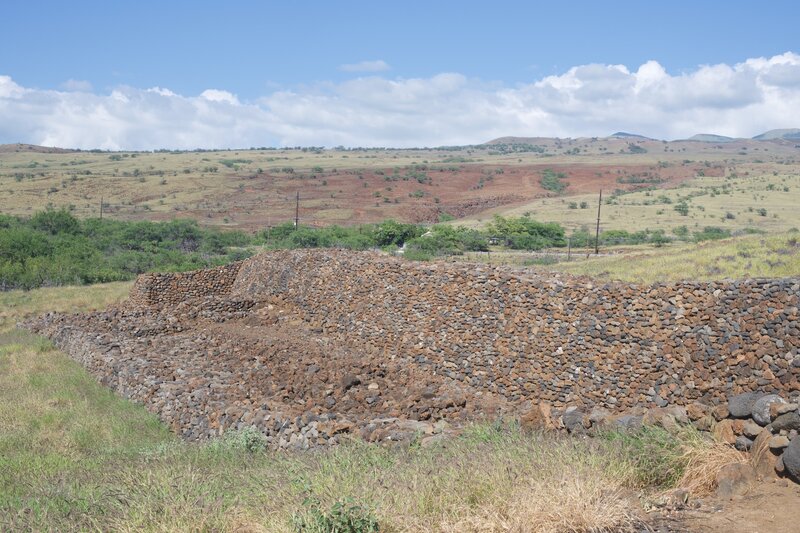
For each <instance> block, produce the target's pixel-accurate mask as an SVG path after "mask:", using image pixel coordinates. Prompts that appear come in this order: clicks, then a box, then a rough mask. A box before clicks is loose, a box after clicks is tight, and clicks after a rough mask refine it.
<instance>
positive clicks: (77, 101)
mask: <svg viewBox="0 0 800 533" xmlns="http://www.w3.org/2000/svg"><path fill="white" fill-rule="evenodd" d="M778 127H800V55H797V54H794V53H791V52H790V53H785V54H782V55H778V56H774V57H770V58H752V59H748V60H746V61H744V62H741V63H737V64H735V65H725V64H721V65H703V66H700V67H698V68H696V69H695V70H693V71H691V72H686V73H681V74H675V75H672V74H669V73H668V72H666V70H665V69H664V68H663V67H662V66H661V65H660V64H659V63H658V62H656V61H648V62H647V63H644V64H643V65H641V66H639V67H638V68H636V69H628V68H627V67H625V66H622V65H600V64H591V65H580V66H576V67H573V68H570V69H569V70H567V71H566V72H563V73H562V74H559V75H555V76H548V77H545V78H542V79H539V80H534V81H532V82H531V83H529V84H524V85H519V86H514V87H508V86H505V87H504V86H498V85H487V84H485V83H483V82H481V81H480V80H474V79H469V78H466V77H465V76H463V75H461V74H458V73H443V74H439V75H436V76H433V77H429V78H407V79H403V78H388V77H382V76H368V77H363V78H362V77H359V78H355V79H350V80H347V81H344V82H341V83H332V82H327V83H320V84H317V85H314V86H311V87H303V88H298V89H294V90H281V91H276V92H272V93H270V94H267V95H265V96H263V97H261V98H259V99H257V100H255V101H249V102H248V101H241V100H240V99H239V98H238V97H237V96H236V95H235V94H233V93H231V92H228V91H226V90H221V89H208V90H205V91H203V92H202V93H200V94H199V95H197V96H186V95H180V94H177V93H175V92H173V91H171V90H169V89H166V88H162V87H152V88H149V89H138V88H133V87H117V88H116V89H114V90H113V91H112V92H111V93H110V94H99V93H94V92H86V91H77V92H75V91H52V90H40V89H33V88H26V87H22V86H21V85H19V84H17V83H16V82H14V80H13V79H12V78H11V77H9V76H0V143H3V142H17V141H22V142H30V143H35V144H44V145H48V146H65V147H77V148H108V149H154V148H189V149H191V148H198V147H219V148H227V147H231V148H234V147H249V146H268V145H279V146H296V145H316V146H319V145H325V146H335V145H340V144H342V145H346V146H397V147H405V146H437V145H443V144H471V143H479V142H482V141H486V140H489V139H491V138H493V137H499V136H504V135H520V136H539V135H541V136H562V137H578V136H595V135H607V134H610V133H612V132H614V131H618V130H624V131H632V132H637V133H642V134H645V135H649V136H653V137H660V138H668V139H669V138H683V137H687V136H690V135H692V134H694V133H698V132H709V133H719V134H722V135H730V136H746V137H749V136H752V135H755V134H757V133H761V132H762V131H765V130H768V129H772V128H778Z"/></svg>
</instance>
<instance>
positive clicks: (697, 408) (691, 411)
mask: <svg viewBox="0 0 800 533" xmlns="http://www.w3.org/2000/svg"><path fill="white" fill-rule="evenodd" d="M686 413H687V414H688V415H689V420H691V421H692V422H694V421H695V420H700V419H701V418H703V417H704V416H707V415H709V414H711V408H710V407H709V406H708V405H706V404H704V403H700V402H692V403H690V404H689V405H687V406H686Z"/></svg>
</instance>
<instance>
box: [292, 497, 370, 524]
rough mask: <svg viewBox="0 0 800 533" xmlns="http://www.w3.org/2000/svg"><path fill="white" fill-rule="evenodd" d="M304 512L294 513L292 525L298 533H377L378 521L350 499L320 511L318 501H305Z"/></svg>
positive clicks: (366, 509) (364, 508) (365, 508)
mask: <svg viewBox="0 0 800 533" xmlns="http://www.w3.org/2000/svg"><path fill="white" fill-rule="evenodd" d="M304 504H305V506H306V507H307V509H306V510H304V511H301V512H298V513H295V514H294V516H293V517H292V525H293V526H294V530H295V531H297V532H298V533H378V531H380V528H379V526H378V519H377V518H375V516H374V515H373V513H372V511H371V510H370V509H369V508H367V507H365V506H363V505H360V504H358V503H356V502H354V501H353V500H352V499H349V498H348V499H345V500H339V501H337V502H336V503H334V504H333V505H332V506H331V507H330V509H327V510H325V509H322V508H321V504H320V502H319V501H318V500H315V499H307V500H306V501H305V502H304Z"/></svg>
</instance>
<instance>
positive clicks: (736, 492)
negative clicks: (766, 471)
mask: <svg viewBox="0 0 800 533" xmlns="http://www.w3.org/2000/svg"><path fill="white" fill-rule="evenodd" d="M755 481H756V472H755V470H754V469H753V467H752V466H750V465H749V464H747V463H734V464H729V465H726V466H724V467H722V468H721V469H720V471H719V472H718V473H717V496H718V497H719V498H724V499H728V500H729V499H731V498H733V497H734V496H741V495H743V494H745V493H747V491H748V490H749V489H750V487H751V486H752V485H753V483H755Z"/></svg>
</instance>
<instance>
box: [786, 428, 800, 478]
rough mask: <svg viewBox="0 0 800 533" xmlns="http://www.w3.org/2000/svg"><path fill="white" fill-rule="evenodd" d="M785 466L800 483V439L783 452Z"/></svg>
mask: <svg viewBox="0 0 800 533" xmlns="http://www.w3.org/2000/svg"><path fill="white" fill-rule="evenodd" d="M782 458H783V466H784V468H785V469H786V472H788V473H789V475H791V476H792V477H793V478H794V479H795V480H797V481H800V438H798V437H795V438H793V439H792V441H791V442H790V443H789V446H787V447H786V449H785V450H783V456H782Z"/></svg>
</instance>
